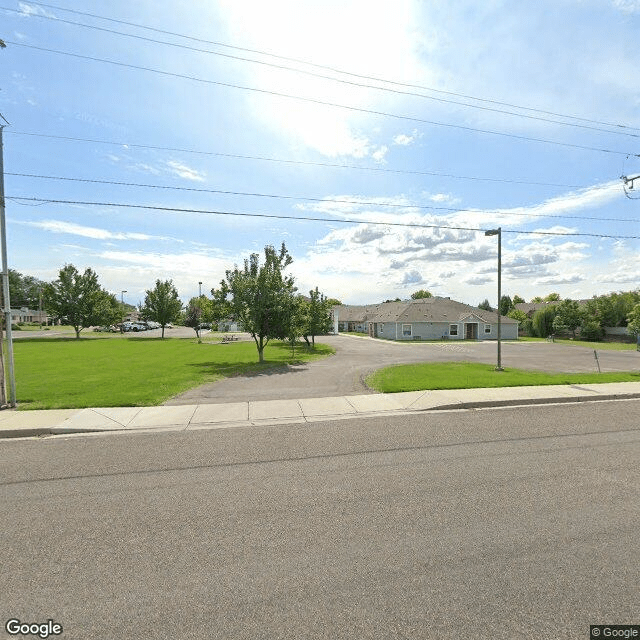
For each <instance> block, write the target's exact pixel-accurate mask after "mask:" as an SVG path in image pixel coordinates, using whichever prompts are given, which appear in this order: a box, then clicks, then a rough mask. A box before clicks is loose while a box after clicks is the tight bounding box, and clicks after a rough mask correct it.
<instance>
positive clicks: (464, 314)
mask: <svg viewBox="0 0 640 640" xmlns="http://www.w3.org/2000/svg"><path fill="white" fill-rule="evenodd" d="M333 309H334V310H337V311H338V320H339V321H341V322H344V321H350V322H366V321H368V322H405V323H411V322H449V323H455V322H462V321H464V320H465V319H467V318H469V317H470V316H472V315H473V316H475V317H476V318H477V320H479V321H481V322H486V323H487V324H495V323H497V322H498V314H497V312H495V311H485V310H484V309H478V307H472V306H470V305H468V304H464V303H462V302H456V301H455V300H451V299H450V298H437V297H433V298H421V299H418V300H409V301H405V302H382V303H380V304H377V305H368V306H353V307H351V306H349V305H341V306H339V307H334V308H333ZM500 321H501V322H502V323H505V324H517V320H513V319H512V318H508V317H507V316H502V317H501V319H500Z"/></svg>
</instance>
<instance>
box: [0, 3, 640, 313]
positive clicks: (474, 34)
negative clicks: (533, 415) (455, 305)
mask: <svg viewBox="0 0 640 640" xmlns="http://www.w3.org/2000/svg"><path fill="white" fill-rule="evenodd" d="M53 1H55V0H53ZM58 3H59V4H58ZM0 6H1V7H2V9H0V11H1V17H2V22H1V24H2V28H1V29H0V38H2V39H3V40H4V41H5V42H6V45H7V46H6V48H4V49H0V112H2V114H3V115H4V117H5V118H6V119H7V120H8V121H9V122H10V126H7V127H5V129H4V169H5V174H6V175H5V192H6V196H7V201H6V214H7V237H8V245H9V251H8V254H9V265H10V267H12V268H15V269H17V270H18V271H20V272H22V273H27V274H30V275H34V276H37V277H39V278H42V279H44V280H52V279H54V278H55V277H56V274H57V271H58V269H59V268H60V267H61V266H63V265H64V264H65V263H73V264H75V265H76V266H77V267H79V268H85V267H92V268H94V269H95V270H96V271H97V273H98V274H99V276H100V280H101V283H102V284H103V286H105V287H106V288H107V289H109V290H110V291H113V292H114V293H116V295H117V296H118V298H120V295H121V294H120V292H121V291H122V290H126V291H127V293H126V294H124V299H125V301H127V302H129V303H132V304H137V303H138V302H139V301H141V300H143V298H144V291H145V289H148V288H151V287H152V286H153V284H154V282H155V280H156V279H157V278H162V279H165V278H172V279H173V281H174V283H175V284H176V286H177V287H178V290H179V292H180V295H181V297H182V298H183V299H185V300H187V299H188V298H189V297H191V296H193V295H197V293H198V282H202V283H203V284H202V288H203V291H206V292H208V291H209V289H210V288H211V287H215V286H218V283H219V281H220V279H221V278H222V277H223V276H224V271H225V269H228V268H232V267H233V265H234V264H242V261H243V260H244V258H246V257H248V256H249V254H250V253H252V252H256V251H262V249H263V247H264V246H265V245H266V244H273V245H275V246H279V245H280V243H281V242H283V241H284V242H286V244H287V247H288V248H289V251H290V253H291V254H292V256H293V258H294V262H293V264H292V265H291V267H290V269H291V273H292V274H293V275H294V276H295V277H296V281H297V284H298V286H299V289H300V290H301V291H303V292H306V291H308V290H309V289H310V288H312V287H315V286H318V287H319V288H320V290H322V291H324V292H325V294H327V295H329V296H331V297H337V298H339V299H341V300H342V301H343V302H345V303H351V304H358V303H370V302H378V301H381V300H384V299H387V298H395V297H396V296H399V297H401V298H405V297H408V296H409V295H410V294H411V293H412V292H413V291H415V290H417V289H420V288H426V289H429V290H430V291H432V292H433V293H434V294H436V295H442V296H451V297H452V298H454V299H457V300H460V301H463V302H467V303H470V304H478V303H479V302H481V301H482V300H484V299H485V298H488V299H489V300H490V301H491V302H493V303H495V301H496V297H497V293H496V289H497V287H496V282H497V280H496V269H497V242H496V238H495V237H485V236H484V233H483V232H482V231H474V229H482V230H484V229H491V228H494V227H497V226H501V227H502V229H503V236H502V258H503V279H502V283H503V292H504V293H506V294H510V295H512V296H513V295H514V294H519V295H521V296H522V297H524V298H525V299H526V300H529V299H530V298H531V297H533V296H535V295H546V294H547V293H549V292H552V291H556V292H559V293H560V294H561V295H562V296H563V297H570V298H585V297H591V296H592V295H596V294H603V293H608V292H610V291H620V290H630V289H636V288H637V287H638V286H639V282H640V279H639V278H638V274H639V273H640V251H639V249H640V242H639V241H638V239H633V238H629V237H627V238H624V237H622V236H636V237H637V236H640V224H639V222H638V220H639V214H640V180H638V181H636V182H635V186H636V190H635V192H634V191H627V193H625V189H624V185H623V182H622V180H621V179H620V176H622V175H626V176H634V175H638V174H640V158H639V157H638V154H640V137H639V136H640V73H638V42H640V0H609V1H607V0H598V1H596V0H582V1H578V0H575V1H573V2H568V1H563V0H554V1H553V2H551V1H549V2H548V1H546V0H541V1H539V2H536V3H522V2H517V3H516V2H499V1H492V0H485V1H484V2H482V3H478V2H470V1H466V2H463V1H455V0H446V1H444V0H443V1H439V0H436V1H433V2H428V3H426V2H419V1H417V0H416V1H409V0H405V1H402V0H399V1H397V2H393V3H391V2H378V1H371V0H367V1H364V0H363V1H361V2H354V1H349V0H342V1H335V2H334V1H330V0H329V1H324V2H321V3H320V2H314V3H312V2H308V1H306V0H297V1H291V2H285V1H274V2H270V3H264V2H257V1H255V2H254V1H244V2H243V1H242V0H229V1H227V0H218V1H209V0H207V1H204V0H203V1H197V0H192V1H191V2H190V3H181V2H175V1H169V0H153V1H152V0H137V1H136V2H134V3H132V2H121V1H119V0H111V1H109V2H97V1H92V0H85V1H84V2H82V3H77V2H70V1H69V0H57V2H56V5H55V7H53V6H51V5H49V6H45V5H38V4H36V3H29V2H17V3H16V2H12V1H9V0H6V1H5V2H2V3H0ZM63 9H71V10H74V11H76V12H80V11H82V12H84V13H88V14H94V16H89V15H82V14H80V13H73V12H71V11H65V10H63ZM96 16H101V17H102V18H111V19H112V21H106V20H104V19H100V18H98V17H96ZM114 20H117V21H120V22H114ZM63 21H67V22H63ZM70 22H75V23H82V25H89V26H91V27H94V28H89V26H79V25H77V24H69V23H70ZM124 23H134V24H135V25H141V26H145V27H150V28H152V29H154V30H150V29H143V28H141V26H133V24H124ZM95 27H100V29H101V30H100V29H96V28H95ZM114 32H119V33H114ZM166 32H170V33H166ZM122 34H130V35H129V36H126V35H122ZM178 34H179V35H178ZM131 36H137V37H135V38H134V37H131ZM182 36H188V37H182ZM153 40H156V41H160V42H153ZM175 45H180V46H175ZM203 50H204V51H203ZM54 51H57V52H58V53H56V52H54ZM59 52H64V53H59ZM68 54H73V55H68ZM267 54H271V55H267ZM242 58H245V59H244V60H243V59H242ZM247 59H249V60H247ZM105 61H111V62H105ZM114 63H118V64H114ZM320 76H322V77H320ZM382 80H384V82H383V81H382ZM389 81H392V82H389ZM231 85H233V86H231ZM362 85H368V86H362ZM416 94H417V95H416ZM328 103H330V104H328ZM336 105H340V106H336ZM507 112H508V113H507ZM48 136H52V137H48ZM71 138H73V139H74V140H71ZM80 139H82V140H84V141H81V140H80ZM14 174H31V175H32V176H48V178H43V177H27V176H25V175H14ZM51 178H55V179H51ZM92 181H93V182H92ZM96 181H102V183H100V182H96ZM106 183H135V184H137V185H149V186H131V184H128V185H124V184H106ZM220 192H234V193H233V194H232V193H220ZM246 194H260V195H246ZM636 194H637V195H636ZM267 196H269V197H267ZM272 196H278V197H272ZM26 198H38V199H39V200H38V201H33V200H31V201H30V200H27V199H26ZM47 200H65V201H70V203H67V204H61V203H55V202H47ZM79 202H85V203H89V202H91V203H103V204H98V205H92V204H77V203H79ZM106 203H110V204H116V205H119V206H106ZM123 205H137V206H138V207H158V208H161V209H162V208H164V210H161V209H144V208H135V207H132V206H123ZM166 209H191V210H200V212H193V211H190V212H187V211H168V210H166ZM202 211H207V212H206V213H205V212H202ZM211 211H224V212H231V213H242V214H260V215H261V216H265V215H271V216H286V217H287V219H284V218H268V217H256V216H232V215H216V214H213V213H210V212H211ZM304 217H306V218H309V217H312V218H322V219H324V220H323V221H309V220H302V219H299V220H295V219H292V218H304ZM374 223H375V224H374ZM403 224H407V225H413V226H400V225H403ZM534 231H537V232H540V231H542V232H545V233H544V234H535V233H531V232H534ZM579 234H582V235H579ZM584 234H592V235H584ZM602 235H606V236H616V237H614V238H605V237H598V236H602Z"/></svg>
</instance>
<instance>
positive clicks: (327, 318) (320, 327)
mask: <svg viewBox="0 0 640 640" xmlns="http://www.w3.org/2000/svg"><path fill="white" fill-rule="evenodd" d="M331 306H332V305H331V304H330V301H329V300H328V299H327V298H325V296H324V295H323V294H322V293H320V292H319V291H318V287H316V288H315V289H312V290H311V291H309V301H305V304H304V305H303V309H304V314H303V316H302V317H303V333H302V335H303V337H304V339H305V340H306V342H307V344H309V336H311V344H312V345H313V346H315V344H316V336H319V335H323V334H325V333H329V331H331Z"/></svg>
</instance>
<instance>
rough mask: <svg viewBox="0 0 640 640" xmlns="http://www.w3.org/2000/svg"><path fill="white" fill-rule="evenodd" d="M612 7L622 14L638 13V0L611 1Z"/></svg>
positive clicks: (639, 10)
mask: <svg viewBox="0 0 640 640" xmlns="http://www.w3.org/2000/svg"><path fill="white" fill-rule="evenodd" d="M613 6H614V7H615V8H616V9H619V10H620V11H622V12H623V13H640V0H613Z"/></svg>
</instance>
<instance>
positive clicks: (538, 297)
mask: <svg viewBox="0 0 640 640" xmlns="http://www.w3.org/2000/svg"><path fill="white" fill-rule="evenodd" d="M541 302H543V300H542V298H541V297H540V296H536V297H535V298H531V304H540V303H541Z"/></svg>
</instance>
